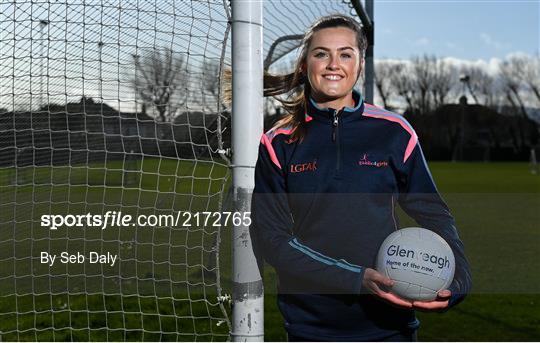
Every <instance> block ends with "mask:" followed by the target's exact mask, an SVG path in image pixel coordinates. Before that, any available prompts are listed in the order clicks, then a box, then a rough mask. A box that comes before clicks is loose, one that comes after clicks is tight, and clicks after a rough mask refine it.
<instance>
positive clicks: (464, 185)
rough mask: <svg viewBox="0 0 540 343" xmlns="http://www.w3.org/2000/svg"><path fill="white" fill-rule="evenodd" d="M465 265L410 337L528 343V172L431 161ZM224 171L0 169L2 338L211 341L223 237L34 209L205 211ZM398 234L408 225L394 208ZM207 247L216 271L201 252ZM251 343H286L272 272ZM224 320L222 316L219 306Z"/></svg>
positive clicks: (141, 164) (531, 183)
mask: <svg viewBox="0 0 540 343" xmlns="http://www.w3.org/2000/svg"><path fill="white" fill-rule="evenodd" d="M431 168H432V172H433V176H434V178H435V180H436V183H437V185H438V187H439V190H440V191H441V193H443V196H444V198H445V200H446V201H447V202H448V204H449V206H450V208H451V210H452V213H453V214H454V216H455V217H456V221H457V224H458V228H459V230H460V235H461V237H462V239H463V241H464V243H465V247H466V253H467V256H468V258H469V260H470V263H471V268H472V273H473V279H474V288H473V293H472V294H471V295H469V296H468V297H467V298H466V300H465V301H464V302H463V303H462V304H460V305H459V306H457V307H456V308H454V309H452V310H450V311H448V312H447V313H444V314H440V313H419V314H418V316H419V318H420V320H421V322H422V325H421V329H420V332H419V338H420V340H430V341H447V340H450V341H538V340H540V329H539V328H540V311H538V308H539V303H540V260H539V259H538V255H539V253H540V211H538V209H539V208H540V175H532V174H530V173H529V171H528V166H527V164H525V163H432V164H431ZM229 180H230V178H229V172H228V170H227V168H226V167H225V166H224V165H221V164H217V163H212V162H209V161H198V162H196V163H194V162H187V161H178V160H172V159H148V158H145V159H143V160H140V161H112V162H108V163H104V164H91V165H90V166H72V167H24V168H19V169H17V170H15V169H12V168H4V169H0V199H1V201H0V336H1V339H2V340H47V341H51V340H115V341H116V340H151V341H156V340H182V341H193V340H203V341H209V340H225V339H226V338H227V334H228V327H227V325H226V324H225V323H224V320H225V316H224V314H223V313H222V311H221V307H220V306H219V303H218V301H217V300H216V295H217V288H218V284H217V279H216V273H217V272H218V266H220V267H221V271H220V272H221V282H222V285H223V287H224V292H223V293H229V294H230V293H231V290H230V287H229V285H230V283H229V282H230V271H231V269H230V268H231V265H230V260H231V259H230V238H231V237H230V236H231V232H230V230H229V229H228V228H227V229H223V230H222V232H221V235H220V236H219V235H218V233H219V232H218V231H217V229H215V228H211V227H192V228H189V229H186V228H159V227H157V228H152V229H149V228H137V227H135V228H124V229H119V228H109V229H107V230H103V231H101V230H99V229H89V228H86V229H77V228H70V229H65V228H63V229H58V230H56V231H50V230H46V229H44V228H42V227H40V225H39V218H40V216H41V215H42V214H51V213H54V214H79V213H80V214H84V213H86V212H91V213H102V212H104V211H107V210H116V211H118V210H121V211H122V212H123V213H126V214H133V215H137V214H159V213H163V214H168V213H171V212H173V211H177V210H182V211H192V212H195V211H202V210H210V211H214V210H219V205H220V201H221V194H222V193H223V192H224V191H225V189H226V187H227V186H228V183H229ZM400 217H401V219H402V220H401V226H403V227H405V226H409V225H414V222H413V221H411V220H410V219H408V218H406V216H405V215H404V214H403V213H401V214H400ZM220 240H221V245H220V246H221V253H220V255H219V256H220V259H221V261H220V262H221V263H220V264H216V263H218V262H217V261H216V260H215V259H213V258H212V256H215V251H216V250H215V249H216V244H218V243H219V242H220ZM42 250H47V251H64V250H67V251H77V250H82V251H90V250H97V251H112V252H117V253H118V254H119V256H120V258H121V262H120V263H118V265H117V266H115V267H114V268H103V267H101V266H89V265H56V266H54V267H50V268H49V267H47V266H43V265H41V264H39V263H38V257H39V252H40V251H42ZM265 285H266V299H265V307H266V308H265V339H266V340H272V341H282V340H285V339H286V336H285V331H284V330H283V325H282V319H281V315H280V314H279V311H278V310H277V307H276V298H275V274H274V272H273V270H272V269H271V268H270V267H268V268H266V270H265ZM225 310H226V311H227V312H228V313H229V314H230V308H228V307H227V305H225Z"/></svg>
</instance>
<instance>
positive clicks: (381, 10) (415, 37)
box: [374, 0, 540, 61]
mask: <svg viewBox="0 0 540 343" xmlns="http://www.w3.org/2000/svg"><path fill="white" fill-rule="evenodd" d="M374 11H375V40H376V42H375V55H376V56H375V58H395V59H409V58H410V57H411V56H413V55H419V54H424V53H429V54H435V55H437V56H439V57H455V58H458V59H467V60H477V59H482V60H485V61H489V60H490V59H492V58H499V59H502V58H505V57H506V56H507V55H508V54H511V53H515V52H522V53H527V54H538V53H539V49H540V48H539V47H540V1H539V0H529V1H519V0H510V1H495V0H492V1H478V0H477V1H474V0H470V1H469V0H465V1H459V0H454V1H444V0H430V1H409V0H393V1H387V0H375V7H374Z"/></svg>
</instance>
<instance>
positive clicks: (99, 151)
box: [0, 0, 229, 341]
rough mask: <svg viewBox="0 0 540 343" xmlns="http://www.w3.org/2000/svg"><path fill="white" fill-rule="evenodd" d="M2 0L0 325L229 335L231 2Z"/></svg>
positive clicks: (96, 334) (56, 334) (15, 335)
mask: <svg viewBox="0 0 540 343" xmlns="http://www.w3.org/2000/svg"><path fill="white" fill-rule="evenodd" d="M1 6H2V10H1V11H0V25H1V26H0V30H1V32H2V34H1V38H0V45H1V46H2V49H1V52H0V60H1V67H0V68H1V69H0V84H1V86H0V87H1V91H0V93H1V94H0V98H1V100H0V197H1V201H0V335H1V339H2V340H51V341H53V340H54V341H58V340H62V341H65V340H82V341H90V340H91V341H95V340H100V341H101V340H107V341H109V340H114V341H119V340H152V341H158V340H186V341H192V340H203V341H210V340H225V339H227V337H228V333H229V328H228V319H227V317H228V316H227V312H226V311H225V307H224V306H223V302H222V301H220V299H221V298H220V296H221V287H220V273H219V263H218V256H219V255H218V251H219V248H220V245H219V242H220V231H219V227H217V226H213V225H206V226H205V225H203V224H204V223H201V222H200V220H199V222H197V221H195V220H194V219H191V220H188V217H186V216H185V215H184V214H185V213H197V212H202V211H218V210H219V209H220V208H221V203H222V199H223V194H224V189H225V187H226V185H227V181H228V178H229V171H228V168H227V162H226V160H224V159H223V158H221V156H220V153H221V150H222V149H223V146H229V143H228V142H229V132H228V131H227V130H226V128H227V127H228V126H229V123H228V120H229V114H228V113H229V112H228V111H229V108H227V107H226V106H225V105H224V104H222V103H221V102H220V101H219V91H220V89H219V87H218V86H219V84H220V75H221V70H222V69H223V66H224V65H226V64H227V63H228V61H226V60H225V59H224V55H225V52H226V51H225V47H226V41H227V32H228V24H227V12H226V9H227V8H226V7H225V4H224V3H223V2H221V1H205V0H201V1H190V2H176V3H169V2H164V1H158V2H146V1H140V2H133V1H132V2H129V1H92V2H72V1H66V2H56V1H38V0H36V1H16V2H3V3H2V4H1ZM107 213H109V218H108V220H109V222H108V225H107V227H104V225H99V226H96V225H95V224H96V221H95V220H94V219H95V218H94V217H93V216H95V215H99V216H103V217H102V221H103V222H104V221H105V218H106V215H107ZM87 214H89V215H90V217H89V218H90V219H92V220H91V221H88V220H87V217H86V216H87ZM114 214H116V216H117V217H119V216H120V214H121V215H122V216H126V215H130V216H132V218H133V219H132V221H130V222H129V223H127V224H126V223H122V225H118V222H113V220H112V216H113V215H114ZM44 216H45V217H44ZM47 216H49V217H48V218H49V219H47ZM53 216H54V217H53ZM83 216H84V217H83ZM172 218H174V219H175V221H174V222H170V221H167V219H169V220H171V219H172ZM141 220H142V221H141ZM62 221H64V225H56V226H57V227H56V228H54V226H55V224H60V223H62ZM44 224H45V225H44ZM79 224H80V225H79ZM93 224H94V225H93ZM80 255H82V256H83V258H84V259H85V260H84V261H81V258H80V257H79V256H80ZM54 256H55V257H56V258H55V259H54V262H53V260H52V258H53V257H54ZM70 259H71V260H70ZM113 259H114V260H113ZM96 260H97V261H96Z"/></svg>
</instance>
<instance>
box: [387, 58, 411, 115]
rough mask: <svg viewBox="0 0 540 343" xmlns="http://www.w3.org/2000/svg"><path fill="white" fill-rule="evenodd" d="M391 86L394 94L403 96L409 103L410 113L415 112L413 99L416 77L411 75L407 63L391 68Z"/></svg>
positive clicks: (394, 65)
mask: <svg viewBox="0 0 540 343" xmlns="http://www.w3.org/2000/svg"><path fill="white" fill-rule="evenodd" d="M389 74H390V84H391V87H392V89H393V92H394V93H395V94H397V95H398V96H401V97H402V98H403V99H404V100H405V102H406V103H407V110H408V111H415V110H416V109H415V108H414V103H413V99H414V96H415V92H414V83H415V81H414V75H413V74H412V73H411V70H410V68H409V65H408V64H406V63H405V62H400V63H396V64H393V65H392V66H391V67H390V73H389Z"/></svg>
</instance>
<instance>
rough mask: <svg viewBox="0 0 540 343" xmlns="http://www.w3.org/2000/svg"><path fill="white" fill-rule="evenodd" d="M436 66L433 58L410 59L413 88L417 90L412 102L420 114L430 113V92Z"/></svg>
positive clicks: (426, 56)
mask: <svg viewBox="0 0 540 343" xmlns="http://www.w3.org/2000/svg"><path fill="white" fill-rule="evenodd" d="M436 66H437V60H436V58H435V56H429V55H424V56H422V57H418V56H417V57H414V58H413V59H412V70H413V73H414V76H415V87H416V89H417V90H418V93H417V96H416V97H415V99H414V100H415V102H416V103H417V107H418V109H419V111H420V113H421V114H426V113H428V112H430V111H431V107H432V106H431V99H430V92H431V89H432V87H433V81H434V74H435V68H436Z"/></svg>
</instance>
